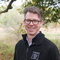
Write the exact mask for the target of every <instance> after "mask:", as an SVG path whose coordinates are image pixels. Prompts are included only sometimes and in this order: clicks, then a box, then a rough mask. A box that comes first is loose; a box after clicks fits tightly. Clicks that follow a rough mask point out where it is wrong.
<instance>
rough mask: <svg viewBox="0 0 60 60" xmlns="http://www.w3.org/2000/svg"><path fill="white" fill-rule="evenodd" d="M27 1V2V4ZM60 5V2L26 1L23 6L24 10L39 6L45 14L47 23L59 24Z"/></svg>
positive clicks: (49, 0) (47, 0) (53, 0)
mask: <svg viewBox="0 0 60 60" xmlns="http://www.w3.org/2000/svg"><path fill="white" fill-rule="evenodd" d="M26 1H27V2H26ZM57 4H60V1H59V0H25V2H24V3H23V4H22V6H23V7H24V8H26V7H28V6H33V5H34V6H37V7H39V8H40V9H41V10H43V12H44V14H43V15H44V19H43V20H45V23H48V22H56V23H57V22H58V21H59V19H60V14H59V13H60V7H59V6H58V5H57Z"/></svg>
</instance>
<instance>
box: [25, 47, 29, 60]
mask: <svg viewBox="0 0 60 60" xmlns="http://www.w3.org/2000/svg"><path fill="white" fill-rule="evenodd" d="M28 48H29V47H27V50H26V58H25V60H27V53H28Z"/></svg>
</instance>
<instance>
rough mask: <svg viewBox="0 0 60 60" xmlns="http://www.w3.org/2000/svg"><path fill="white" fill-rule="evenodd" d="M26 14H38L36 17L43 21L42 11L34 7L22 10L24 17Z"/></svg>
mask: <svg viewBox="0 0 60 60" xmlns="http://www.w3.org/2000/svg"><path fill="white" fill-rule="evenodd" d="M27 12H30V13H35V14H38V17H39V18H41V20H42V19H43V12H42V10H40V9H39V8H37V7H36V6H30V7H27V8H26V9H25V10H24V16H25V15H26V13H27Z"/></svg>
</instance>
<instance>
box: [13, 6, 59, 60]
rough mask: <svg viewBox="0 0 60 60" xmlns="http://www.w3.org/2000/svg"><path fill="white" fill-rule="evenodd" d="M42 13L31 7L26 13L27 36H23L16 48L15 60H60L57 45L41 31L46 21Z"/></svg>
mask: <svg viewBox="0 0 60 60" xmlns="http://www.w3.org/2000/svg"><path fill="white" fill-rule="evenodd" d="M42 18H43V16H42V11H41V10H40V9H39V8H37V7H35V6H31V7H28V8H26V9H25V11H24V26H25V29H26V31H27V34H24V35H22V37H23V39H22V40H20V41H19V42H18V43H17V44H16V47H15V54H14V60H59V52H58V49H57V47H56V46H55V44H53V43H52V42H51V41H49V40H48V39H47V38H45V36H44V34H43V33H42V32H41V31H40V28H41V27H42V25H43V23H44V21H43V20H42Z"/></svg>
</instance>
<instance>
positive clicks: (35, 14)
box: [25, 12, 40, 19]
mask: <svg viewBox="0 0 60 60" xmlns="http://www.w3.org/2000/svg"><path fill="white" fill-rule="evenodd" d="M25 18H26V19H40V17H39V16H38V14H37V13H31V12H27V13H26V15H25Z"/></svg>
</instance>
